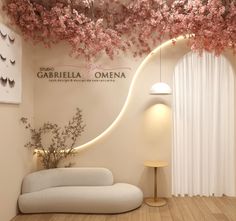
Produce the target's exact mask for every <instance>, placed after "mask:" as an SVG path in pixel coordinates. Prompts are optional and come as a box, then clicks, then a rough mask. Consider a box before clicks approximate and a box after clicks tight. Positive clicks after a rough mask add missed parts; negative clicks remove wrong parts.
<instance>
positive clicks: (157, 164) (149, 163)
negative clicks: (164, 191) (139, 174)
mask: <svg viewBox="0 0 236 221" xmlns="http://www.w3.org/2000/svg"><path fill="white" fill-rule="evenodd" d="M144 166H146V167H154V168H155V167H167V166H168V163H167V162H166V161H158V160H153V161H151V160H147V161H145V162H144Z"/></svg>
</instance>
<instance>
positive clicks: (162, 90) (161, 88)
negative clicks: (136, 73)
mask: <svg viewBox="0 0 236 221" xmlns="http://www.w3.org/2000/svg"><path fill="white" fill-rule="evenodd" d="M159 54H160V82H157V83H155V84H154V85H152V87H151V88H150V91H149V94H151V95H168V94H171V93H172V90H171V88H170V86H169V85H168V84H167V83H164V82H162V81H161V44H160V53H159Z"/></svg>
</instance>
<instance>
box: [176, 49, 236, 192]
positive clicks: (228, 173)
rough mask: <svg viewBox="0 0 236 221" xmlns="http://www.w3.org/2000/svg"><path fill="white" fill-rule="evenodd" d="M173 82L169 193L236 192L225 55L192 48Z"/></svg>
mask: <svg viewBox="0 0 236 221" xmlns="http://www.w3.org/2000/svg"><path fill="white" fill-rule="evenodd" d="M173 85H174V86H173V121H174V127H173V130H174V131H173V148H172V194H173V195H182V196H183V195H189V196H194V195H203V196H211V195H214V196H221V195H223V194H225V195H228V196H235V188H236V185H235V152H236V151H235V146H234V73H233V70H232V67H231V66H230V64H229V62H228V61H227V60H226V58H225V57H223V56H220V57H215V56H214V55H212V54H209V53H206V52H205V53H203V55H202V57H200V56H199V55H197V54H195V53H193V52H191V53H188V54H187V55H185V56H184V57H183V59H182V60H181V61H179V63H178V64H177V66H176V68H175V73H174V84H173Z"/></svg>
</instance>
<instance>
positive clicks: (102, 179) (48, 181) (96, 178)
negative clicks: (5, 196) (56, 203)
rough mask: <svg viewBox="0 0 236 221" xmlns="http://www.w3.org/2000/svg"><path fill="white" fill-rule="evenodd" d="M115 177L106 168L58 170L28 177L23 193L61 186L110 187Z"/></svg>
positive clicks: (50, 170)
mask: <svg viewBox="0 0 236 221" xmlns="http://www.w3.org/2000/svg"><path fill="white" fill-rule="evenodd" d="M112 184H113V175H112V173H111V171H110V170H108V169H106V168H97V167H96V168H83V167H82V168H56V169H49V170H41V171H38V172H34V173H31V174H29V175H27V176H26V177H25V178H24V180H23V184H22V193H30V192H36V191H40V190H43V189H47V188H50V187H60V186H110V185H112Z"/></svg>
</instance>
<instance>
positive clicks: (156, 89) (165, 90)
mask: <svg viewBox="0 0 236 221" xmlns="http://www.w3.org/2000/svg"><path fill="white" fill-rule="evenodd" d="M171 92H172V91H171V88H170V86H169V85H168V84H166V83H164V82H158V83H156V84H154V85H152V87H151V89H150V92H149V93H150V94H153V95H158V94H160V95H167V94H171Z"/></svg>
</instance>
